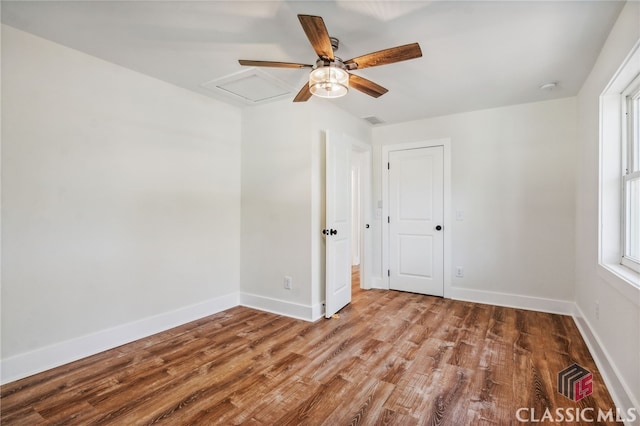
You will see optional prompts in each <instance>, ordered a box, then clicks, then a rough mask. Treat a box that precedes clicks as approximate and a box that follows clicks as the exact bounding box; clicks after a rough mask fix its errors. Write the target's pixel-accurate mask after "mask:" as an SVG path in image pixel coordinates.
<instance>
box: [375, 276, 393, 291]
mask: <svg viewBox="0 0 640 426" xmlns="http://www.w3.org/2000/svg"><path fill="white" fill-rule="evenodd" d="M371 288H375V289H377V290H389V286H386V287H385V284H384V280H383V279H382V277H373V278H371Z"/></svg>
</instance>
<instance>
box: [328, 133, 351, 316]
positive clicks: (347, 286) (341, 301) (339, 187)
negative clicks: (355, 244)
mask: <svg viewBox="0 0 640 426" xmlns="http://www.w3.org/2000/svg"><path fill="white" fill-rule="evenodd" d="M326 149H327V157H326V194H325V195H326V213H325V214H326V216H325V223H326V226H325V229H324V230H323V231H322V232H323V234H325V239H326V294H325V317H326V318H330V317H331V316H332V315H333V314H335V313H336V312H338V311H339V310H340V309H342V308H343V307H344V306H345V305H347V304H348V303H349V302H351V145H350V144H348V143H346V141H345V140H344V138H341V137H337V135H334V134H329V132H327V146H326Z"/></svg>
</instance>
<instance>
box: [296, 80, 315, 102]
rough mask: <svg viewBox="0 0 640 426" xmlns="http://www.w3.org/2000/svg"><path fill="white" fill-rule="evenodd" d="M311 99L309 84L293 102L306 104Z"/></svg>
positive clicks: (306, 84)
mask: <svg viewBox="0 0 640 426" xmlns="http://www.w3.org/2000/svg"><path fill="white" fill-rule="evenodd" d="M310 98H311V90H309V83H305V84H304V86H302V89H300V91H299V92H298V94H297V95H296V97H295V98H293V102H306V101H308V100H309V99H310Z"/></svg>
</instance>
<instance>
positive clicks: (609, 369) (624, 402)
mask: <svg viewBox="0 0 640 426" xmlns="http://www.w3.org/2000/svg"><path fill="white" fill-rule="evenodd" d="M574 309H575V312H574V315H573V321H574V322H575V323H576V326H577V327H578V330H579V331H580V334H581V335H582V339H583V340H584V342H585V343H586V345H587V348H588V349H589V353H590V354H591V356H592V357H593V360H594V361H595V363H596V366H597V367H598V371H599V372H600V375H601V376H602V379H603V380H604V384H605V386H606V387H607V390H608V391H609V394H610V395H611V399H613V403H614V404H615V405H616V407H617V408H619V409H620V411H621V412H628V410H629V409H630V408H634V407H635V408H636V410H640V402H639V401H636V400H635V398H634V397H633V392H631V389H630V388H629V386H628V385H627V384H626V383H625V381H624V379H623V376H622V374H620V371H619V370H618V369H617V368H616V366H615V365H614V364H613V363H612V362H611V356H609V353H608V352H607V350H606V349H605V346H604V345H602V343H601V342H600V339H599V338H598V335H597V334H596V333H595V332H594V331H593V327H591V325H590V324H589V321H588V320H587V317H586V316H585V315H584V313H583V312H582V310H581V309H580V307H579V306H578V305H577V304H576V305H575V306H574ZM624 424H625V425H627V426H632V425H640V418H637V419H636V421H635V422H633V423H630V422H626V421H625V422H624Z"/></svg>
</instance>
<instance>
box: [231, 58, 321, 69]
mask: <svg viewBox="0 0 640 426" xmlns="http://www.w3.org/2000/svg"><path fill="white" fill-rule="evenodd" d="M238 62H239V63H240V65H244V66H247V67H274V68H312V67H313V65H308V64H296V63H293V62H272V61H250V60H246V59H240V60H239V61H238Z"/></svg>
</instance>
